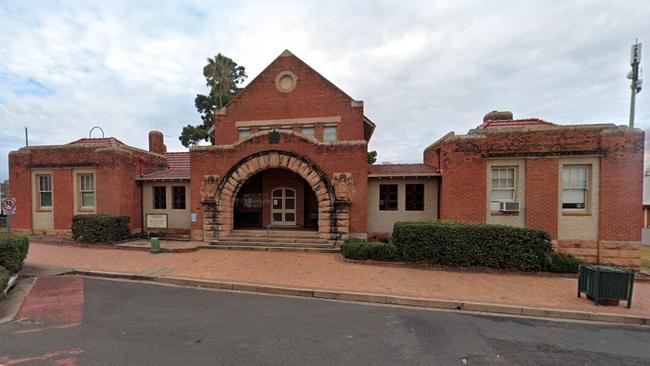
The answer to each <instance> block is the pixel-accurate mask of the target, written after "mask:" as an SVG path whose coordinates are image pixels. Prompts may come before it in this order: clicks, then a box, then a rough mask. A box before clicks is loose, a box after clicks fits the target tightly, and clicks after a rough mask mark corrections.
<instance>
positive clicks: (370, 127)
mask: <svg viewBox="0 0 650 366" xmlns="http://www.w3.org/2000/svg"><path fill="white" fill-rule="evenodd" d="M283 57H293V58H295V59H296V60H297V61H298V62H300V63H301V64H303V65H304V66H305V67H307V68H308V69H309V70H311V71H312V72H313V74H314V75H316V76H317V77H319V78H320V79H322V80H323V81H324V82H325V83H327V84H328V85H329V86H331V87H332V88H333V89H335V90H336V91H338V92H339V93H341V94H343V95H344V96H345V97H347V98H348V99H350V102H351V104H352V105H353V106H363V102H362V101H358V100H355V99H354V98H352V97H351V96H349V95H348V94H347V93H346V92H344V91H343V90H342V89H341V88H339V87H338V86H336V85H335V84H334V83H332V82H331V81H329V80H328V79H327V78H326V77H324V76H323V75H322V74H321V73H319V72H318V71H316V70H315V69H314V68H313V67H311V66H309V64H307V63H306V62H304V61H303V60H301V59H300V58H299V57H298V56H296V55H294V54H293V53H291V51H289V50H288V49H285V50H284V51H283V52H282V53H281V54H280V55H279V56H278V57H276V58H275V59H274V60H273V61H272V62H271V63H269V64H268V65H267V66H266V67H265V68H264V70H262V71H261V72H260V73H259V74H257V76H255V77H254V78H253V79H252V80H251V81H250V82H249V83H248V84H247V85H246V86H245V87H244V88H243V89H241V90H240V91H239V92H238V93H237V95H235V97H234V98H232V99H231V100H230V101H229V102H228V103H227V104H226V105H225V106H223V108H221V109H220V110H219V111H218V112H217V113H218V114H219V113H221V114H223V113H227V110H228V107H230V106H231V105H233V104H236V103H237V102H238V101H239V100H240V99H241V98H242V95H244V94H245V93H246V89H248V88H249V87H251V86H253V85H255V84H256V83H257V82H258V81H259V80H260V77H261V75H264V74H265V73H266V72H267V70H269V69H270V68H271V66H272V65H273V64H275V63H276V61H277V60H278V59H280V58H283ZM363 122H364V138H365V139H366V140H367V141H370V137H371V136H372V134H373V132H374V130H375V124H374V123H373V122H372V121H371V120H370V119H368V118H367V117H366V116H363ZM213 132H214V124H213V125H212V126H210V128H209V129H208V134H212V133H213Z"/></svg>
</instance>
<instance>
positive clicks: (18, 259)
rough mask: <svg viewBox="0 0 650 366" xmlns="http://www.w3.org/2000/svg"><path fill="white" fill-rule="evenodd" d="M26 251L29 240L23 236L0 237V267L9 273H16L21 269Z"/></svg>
mask: <svg viewBox="0 0 650 366" xmlns="http://www.w3.org/2000/svg"><path fill="white" fill-rule="evenodd" d="M28 250H29V238H28V237H26V236H25V235H17V234H2V235H0V266H1V267H4V268H6V269H7V270H8V271H9V272H10V273H17V272H18V271H20V270H21V269H22V268H23V262H24V261H25V258H27V251H28Z"/></svg>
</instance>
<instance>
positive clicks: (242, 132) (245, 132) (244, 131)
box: [239, 128, 251, 140]
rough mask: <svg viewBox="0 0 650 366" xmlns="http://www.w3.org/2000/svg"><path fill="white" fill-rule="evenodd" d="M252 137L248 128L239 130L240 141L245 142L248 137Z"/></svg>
mask: <svg viewBox="0 0 650 366" xmlns="http://www.w3.org/2000/svg"><path fill="white" fill-rule="evenodd" d="M250 135H251V130H250V129H248V128H246V129H240V130H239V139H240V140H243V139H245V138H246V137H248V136H250Z"/></svg>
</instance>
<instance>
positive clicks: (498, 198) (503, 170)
mask: <svg viewBox="0 0 650 366" xmlns="http://www.w3.org/2000/svg"><path fill="white" fill-rule="evenodd" d="M516 170H517V169H516V168H514V167H493V168H492V186H491V191H490V201H491V202H512V201H514V200H515V198H516V194H515V191H516V185H517V182H516V178H515V175H516V174H515V173H516Z"/></svg>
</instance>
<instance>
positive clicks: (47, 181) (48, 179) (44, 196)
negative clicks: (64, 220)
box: [36, 174, 52, 209]
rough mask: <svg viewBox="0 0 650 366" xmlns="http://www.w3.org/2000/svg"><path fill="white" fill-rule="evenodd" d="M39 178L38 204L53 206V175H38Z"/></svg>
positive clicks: (43, 206) (47, 207) (44, 206)
mask: <svg viewBox="0 0 650 366" xmlns="http://www.w3.org/2000/svg"><path fill="white" fill-rule="evenodd" d="M36 177H37V179H38V206H39V207H40V208H45V209H50V208H52V176H51V175H49V174H43V175H37V176H36Z"/></svg>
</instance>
